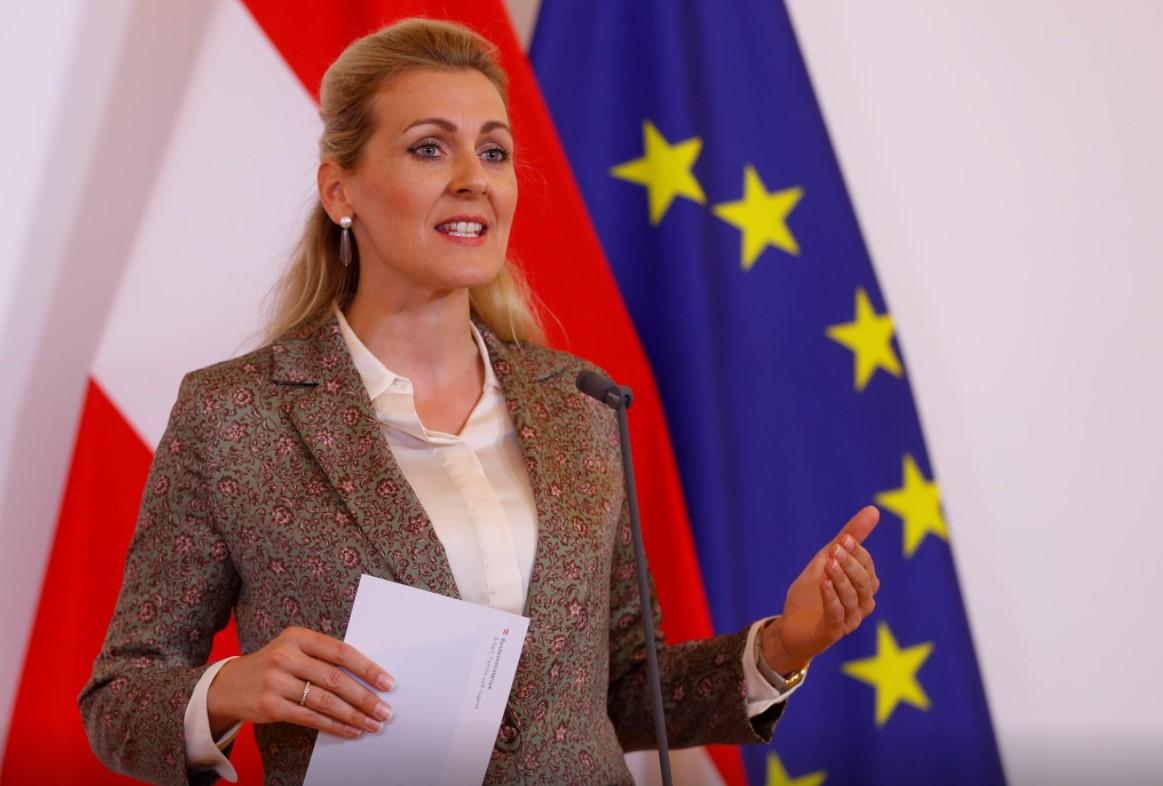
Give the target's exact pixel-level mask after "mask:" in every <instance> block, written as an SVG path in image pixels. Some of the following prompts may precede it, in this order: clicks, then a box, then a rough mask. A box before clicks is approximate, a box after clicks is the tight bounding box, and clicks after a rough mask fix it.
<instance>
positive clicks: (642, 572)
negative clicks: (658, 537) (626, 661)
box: [575, 370, 671, 786]
mask: <svg viewBox="0 0 1163 786" xmlns="http://www.w3.org/2000/svg"><path fill="white" fill-rule="evenodd" d="M575 384H576V385H577V389H578V390H580V391H581V392H582V393H585V394H586V395H587V396H590V397H591V398H595V399H597V400H598V401H600V402H602V403H603V404H605V405H606V406H607V407H609V408H610V409H612V410H614V411H615V412H616V413H617V414H618V438H619V440H620V441H621V443H622V473H623V475H624V476H625V478H626V501H627V502H628V503H629V507H630V532H631V534H632V535H633V536H634V561H635V562H636V563H637V564H638V597H639V598H640V599H641V603H642V627H643V629H644V631H645V633H646V675H647V678H648V679H649V681H650V688H651V693H652V695H653V698H654V736H655V737H656V738H657V740H658V765H659V769H661V771H662V783H663V786H671V780H670V750H669V746H668V745H667V741H666V715H665V714H664V712H663V709H662V683H661V682H660V681H659V678H658V644H657V643H656V642H655V641H654V614H653V613H652V610H651V605H650V584H649V582H648V579H647V576H646V551H645V550H644V549H643V548H642V527H641V526H640V525H639V523H638V491H637V489H636V488H635V486H634V458H633V456H631V455H630V429H629V426H628V425H627V422H626V408H627V407H629V406H630V401H631V400H632V398H633V396H632V394H631V393H630V388H627V387H622V386H621V385H618V384H616V383H615V382H614V380H612V379H610V378H608V377H603V376H602V375H601V374H598V373H597V372H594V371H589V370H583V371H581V372H579V373H578V375H577V379H576V380H575Z"/></svg>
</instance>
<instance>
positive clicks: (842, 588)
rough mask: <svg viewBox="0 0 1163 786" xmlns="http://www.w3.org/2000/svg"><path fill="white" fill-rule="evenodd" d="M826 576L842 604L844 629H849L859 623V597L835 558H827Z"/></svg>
mask: <svg viewBox="0 0 1163 786" xmlns="http://www.w3.org/2000/svg"><path fill="white" fill-rule="evenodd" d="M828 578H829V579H831V581H832V586H834V587H835V588H836V595H837V596H838V597H839V598H840V603H841V604H843V606H844V630H845V631H849V630H852V629H853V628H855V626H856V625H859V624H860V598H859V597H858V596H857V594H856V588H855V587H853V586H852V582H851V581H849V580H848V576H847V574H845V573H844V569H843V568H842V567H840V564H839V563H838V562H837V561H836V560H835V559H830V560H828Z"/></svg>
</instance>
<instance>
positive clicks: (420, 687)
mask: <svg viewBox="0 0 1163 786" xmlns="http://www.w3.org/2000/svg"><path fill="white" fill-rule="evenodd" d="M528 627H529V620H528V618H526V617H521V616H518V615H516V614H510V613H508V612H506V611H498V610H497V609H492V608H489V607H488V606H480V605H477V604H475V603H468V602H466V601H463V600H455V599H453V598H448V597H445V596H444V595H437V594H435V593H431V592H425V591H423V590H418V589H414V588H413V587H408V586H405V585H403V584H397V583H395V582H392V581H385V580H384V579H378V578H375V577H373V576H366V575H365V576H363V577H361V578H360V582H359V591H358V593H357V594H356V596H355V604H354V606H353V607H352V610H351V621H350V622H349V623H348V626H347V636H346V637H344V641H346V642H347V643H349V644H351V645H352V646H354V647H355V648H356V649H358V650H359V651H360V652H362V653H363V654H364V655H367V656H368V657H369V658H371V659H372V660H374V661H375V662H376V663H378V664H379V665H381V666H383V667H384V668H385V669H387V670H388V673H389V674H391V675H392V676H393V677H394V678H395V680H396V686H395V688H394V689H393V690H392V691H391V692H390V693H383V694H381V695H382V697H383V698H384V700H385V701H386V702H387V703H388V704H389V705H390V706H391V707H392V712H393V715H392V719H391V720H390V721H388V722H387V723H385V724H384V727H383V729H382V730H380V732H379V733H378V734H364V735H363V736H361V737H359V738H358V739H354V740H349V739H344V738H340V737H334V736H331V735H329V734H320V735H319V737H318V739H317V740H316V742H315V750H314V752H313V753H312V754H311V763H310V765H308V767H307V778H306V780H305V781H304V786H334V785H335V784H347V785H348V786H363V784H369V786H370V784H376V786H393V784H400V786H429V784H431V786H464V785H465V784H473V783H480V782H481V781H483V780H484V777H485V769H486V768H487V767H488V764H489V755H490V753H491V752H492V750H493V744H494V743H495V742H496V739H497V729H498V728H500V725H501V716H502V715H503V713H504V711H505V704H506V702H507V701H508V699H509V689H510V688H511V687H512V685H513V676H514V675H515V674H516V672H517V661H518V660H519V659H520V657H521V648H522V647H523V646H524V644H525V631H526V630H527V629H528Z"/></svg>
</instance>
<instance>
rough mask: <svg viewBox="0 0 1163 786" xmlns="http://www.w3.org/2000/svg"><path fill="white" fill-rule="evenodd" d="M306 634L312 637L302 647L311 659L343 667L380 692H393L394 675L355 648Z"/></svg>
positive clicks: (318, 635)
mask: <svg viewBox="0 0 1163 786" xmlns="http://www.w3.org/2000/svg"><path fill="white" fill-rule="evenodd" d="M305 632H306V633H309V634H310V635H307V636H304V637H303V639H302V641H301V644H300V646H301V647H302V650H303V652H305V653H307V654H308V655H310V656H311V657H313V658H317V659H319V660H322V661H326V662H327V663H334V664H335V665H337V666H342V667H343V668H345V669H347V670H348V671H349V672H351V673H352V674H354V675H355V676H357V677H359V678H360V679H361V680H363V681H364V682H366V683H367V684H368V685H372V686H374V687H376V688H378V689H379V690H391V689H392V688H393V687H394V686H395V684H396V681H395V680H394V679H392V675H390V674H388V672H387V671H386V670H385V669H384V668H383V667H381V666H380V665H379V664H378V663H375V662H374V661H372V660H371V658H368V657H367V656H365V655H364V654H363V653H362V652H360V651H359V650H357V649H356V648H355V647H353V646H351V645H350V644H347V643H346V642H342V641H339V640H338V639H333V638H331V637H330V636H325V635H323V634H322V633H316V632H314V631H305Z"/></svg>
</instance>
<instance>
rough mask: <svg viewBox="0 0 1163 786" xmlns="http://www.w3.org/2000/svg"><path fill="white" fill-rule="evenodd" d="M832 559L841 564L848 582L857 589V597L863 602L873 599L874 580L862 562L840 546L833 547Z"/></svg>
mask: <svg viewBox="0 0 1163 786" xmlns="http://www.w3.org/2000/svg"><path fill="white" fill-rule="evenodd" d="M845 537H847V536H845ZM832 558H833V559H834V560H836V562H838V563H840V568H841V569H842V570H843V571H844V575H846V576H847V577H848V581H850V582H851V583H852V586H853V587H854V588H855V589H856V594H857V596H859V598H860V599H861V600H863V599H865V598H867V597H871V595H872V580H871V578H870V577H869V575H868V571H867V570H865V569H864V566H863V565H861V564H860V561H859V560H857V559H856V558H855V557H853V556H852V554H851V552H849V551H848V549H846V548H844V547H843V546H840V545H836V546H833V547H832Z"/></svg>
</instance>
